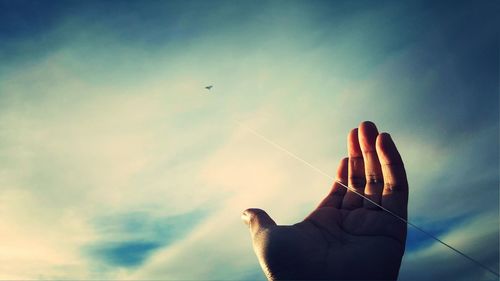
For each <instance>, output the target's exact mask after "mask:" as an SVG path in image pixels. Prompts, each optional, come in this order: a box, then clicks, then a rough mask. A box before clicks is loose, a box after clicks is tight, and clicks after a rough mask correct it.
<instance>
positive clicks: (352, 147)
mask: <svg viewBox="0 0 500 281" xmlns="http://www.w3.org/2000/svg"><path fill="white" fill-rule="evenodd" d="M347 151H348V153H349V156H350V157H358V156H361V155H362V153H361V147H360V146H359V139H358V128H354V129H352V130H351V131H350V132H349V134H348V135H347Z"/></svg>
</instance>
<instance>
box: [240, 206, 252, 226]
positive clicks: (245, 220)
mask: <svg viewBox="0 0 500 281" xmlns="http://www.w3.org/2000/svg"><path fill="white" fill-rule="evenodd" d="M247 211H248V209H247V210H245V211H243V213H242V214H241V220H242V221H243V223H245V224H246V225H249V224H250V214H249V213H248V212H247Z"/></svg>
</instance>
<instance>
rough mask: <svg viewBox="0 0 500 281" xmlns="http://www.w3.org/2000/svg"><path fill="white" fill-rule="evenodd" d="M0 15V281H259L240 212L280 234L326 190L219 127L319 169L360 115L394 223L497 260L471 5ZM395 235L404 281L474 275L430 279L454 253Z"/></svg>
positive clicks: (490, 48)
mask: <svg viewBox="0 0 500 281" xmlns="http://www.w3.org/2000/svg"><path fill="white" fill-rule="evenodd" d="M1 5H4V6H6V7H7V8H5V9H0V23H2V26H3V27H4V29H2V30H5V32H0V60H2V65H0V159H1V160H0V185H1V186H2V189H1V191H0V213H1V216H0V237H2V238H1V239H0V278H3V279H29V278H50V279H58V278H60V279H78V278H82V279H85V278H96V279H99V278H101V279H102V278H109V279H115V278H119V279H131V278H135V279H206V278H207V276H210V277H211V278H213V279H241V280H245V279H255V278H258V277H259V278H260V277H262V276H261V275H260V269H259V266H258V264H257V261H256V260H255V258H254V256H253V253H252V249H251V245H250V241H249V238H248V233H247V229H246V228H245V227H244V226H243V225H242V224H241V222H240V221H239V216H240V213H241V211H242V210H243V209H245V208H247V207H262V208H265V209H267V210H268V211H269V213H270V214H271V215H272V216H273V217H274V218H275V219H276V220H277V221H278V222H279V223H283V224H286V223H294V222H296V221H298V220H301V219H302V218H303V217H305V216H306V215H307V213H308V212H309V211H310V210H311V209H312V208H313V207H314V206H315V205H316V204H317V203H318V202H319V201H320V198H321V197H322V196H324V194H325V193H326V192H327V191H328V189H329V185H330V184H331V183H330V182H329V180H328V179H326V178H323V177H322V176H321V175H319V174H317V173H315V172H314V171H313V170H310V169H308V168H307V167H305V166H304V165H302V164H301V163H299V162H296V161H294V160H293V159H291V158H289V157H288V156H287V155H285V154H283V153H281V152H280V151H277V150H275V149H274V148H273V147H272V146H269V145H268V144H266V143H264V142H262V141H261V140H259V139H258V138H255V137H254V136H253V135H252V134H250V133H248V132H247V131H246V130H245V129H243V128H241V127H239V126H237V125H235V124H234V122H233V121H236V120H239V121H241V122H244V123H245V124H247V125H249V126H250V127H252V128H254V129H257V130H258V131H259V132H261V133H262V134H264V135H266V136H267V137H269V138H271V139H272V140H274V141H276V142H278V143H280V144H281V145H283V146H285V147H287V148H288V149H290V150H292V151H293V152H295V153H297V154H298V155H300V156H301V157H303V158H305V159H307V160H308V161H310V162H312V163H314V164H315V165H317V166H319V167H321V168H322V169H323V170H326V171H334V170H335V167H336V164H337V163H338V160H339V159H340V158H341V157H343V156H344V155H345V136H346V133H347V132H348V131H349V129H350V128H352V127H355V126H356V125H357V124H358V123H359V122H360V121H362V120H367V119H370V120H374V121H375V122H376V123H377V124H379V125H380V128H381V129H382V130H387V131H389V132H390V133H391V134H392V135H393V138H394V139H395V140H396V142H397V144H398V147H399V148H400V150H401V152H402V155H403V157H404V160H405V163H406V166H407V171H408V175H409V180H410V188H411V194H410V219H411V220H413V221H414V222H416V223H418V224H419V225H421V226H422V227H424V228H425V229H427V230H429V231H430V232H432V233H434V234H436V235H438V236H439V237H440V238H442V239H443V240H445V241H447V242H449V243H450V244H453V245H454V246H456V247H458V248H461V249H464V250H465V251H466V252H467V253H470V254H471V255H473V256H475V257H477V258H478V259H480V260H481V261H483V262H485V263H487V264H491V265H492V266H494V264H495V262H496V264H498V251H497V250H495V249H498V239H496V240H495V239H494V235H497V238H498V200H497V199H498V102H494V101H498V95H497V91H496V89H497V77H498V75H497V74H498V66H497V63H496V62H497V61H498V60H496V59H493V58H495V57H498V42H497V40H496V39H495V38H496V37H495V36H493V35H494V34H496V33H495V32H496V30H494V29H493V28H492V27H490V25H488V23H490V22H491V20H490V19H489V17H488V16H487V11H490V10H493V9H489V8H488V7H487V5H484V6H481V5H477V6H476V5H472V4H457V5H455V6H454V7H447V6H446V5H441V4H435V5H434V4H432V5H430V4H428V3H425V2H422V3H406V4H401V3H397V4H396V3H389V2H382V3H381V4H380V5H377V6H374V5H373V4H372V3H370V2H369V1H368V2H365V3H361V2H351V1H346V2H345V3H342V2H334V3H330V2H321V1H318V2H315V3H313V4H311V3H309V2H307V3H306V2H296V3H291V4H290V3H289V4H288V5H282V3H279V2H274V3H273V2H271V3H265V2H249V3H239V4H238V5H234V4H230V3H228V2H217V1H216V2H214V1H210V2H205V1H190V2H185V1H182V2H181V1H168V2H154V3H147V4H143V3H139V2H137V3H135V2H127V1H112V2H108V1H101V2H98V1H90V2H89V1H86V2H84V3H76V2H75V3H71V4H68V3H66V4H65V5H62V4H61V5H55V4H49V3H45V2H43V4H40V3H35V2H34V4H33V5H24V4H14V3H10V2H9V3H8V4H3V3H2V4H1ZM479 14H485V16H482V17H480V16H478V15H479ZM2 15H5V16H2ZM30 15H31V16H30ZM30 19H31V20H30ZM46 19H50V21H47V20H46ZM4 22H8V24H5V25H4V24H3V23H4ZM3 39H5V40H3ZM208 84H213V85H214V88H213V89H212V91H211V92H210V94H207V92H206V91H205V90H204V87H205V86H206V85H208ZM495 220H496V221H495ZM473 230H475V231H473ZM409 237H410V239H409V241H408V245H407V248H408V255H407V256H406V258H405V262H404V264H403V268H402V278H403V279H404V280H406V279H408V280H411V279H425V278H430V277H429V276H431V275H430V272H437V273H436V274H438V275H439V276H441V277H442V279H453V278H454V277H456V276H457V275H455V272H458V270H459V269H460V270H462V271H463V272H462V273H463V274H462V276H468V277H469V276H470V277H471V278H472V279H474V277H476V276H483V275H481V274H483V273H482V271H480V270H478V269H477V268H475V267H474V266H471V265H468V264H467V261H463V260H462V259H461V258H459V257H456V258H453V261H456V264H457V265H462V264H463V265H464V266H461V267H460V268H457V267H455V266H453V265H452V264H451V263H450V265H448V264H446V265H442V266H441V267H440V269H439V272H438V271H436V270H430V269H429V268H432V264H433V263H434V262H437V261H438V260H440V259H441V258H444V257H446V258H448V257H449V256H453V253H451V252H449V251H448V250H446V249H441V248H439V247H440V246H439V245H437V244H435V243H433V242H432V241H431V240H429V239H428V238H425V237H423V236H421V235H420V234H416V233H412V232H411V233H410V236H409ZM495 243H496V244H495ZM492 245H497V246H495V247H490V246H492ZM483 250H484V251H483ZM450 276H451V277H450ZM405 278H406V279H405ZM464 278H465V277H464ZM479 278H480V277H479Z"/></svg>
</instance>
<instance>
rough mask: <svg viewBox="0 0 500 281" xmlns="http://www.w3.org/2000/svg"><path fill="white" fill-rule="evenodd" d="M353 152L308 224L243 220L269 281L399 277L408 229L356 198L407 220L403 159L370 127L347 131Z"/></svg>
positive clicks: (257, 213) (255, 212)
mask: <svg viewBox="0 0 500 281" xmlns="http://www.w3.org/2000/svg"><path fill="white" fill-rule="evenodd" d="M358 132H359V134H358ZM348 154H349V158H345V159H343V160H342V161H341V162H340V164H339V167H338V170H337V179H336V182H335V183H334V184H333V187H332V190H331V191H330V193H329V194H328V195H327V196H326V198H324V199H323V201H322V202H321V203H320V204H319V206H318V207H317V208H316V209H315V210H314V211H313V212H312V213H311V214H310V215H309V216H308V217H307V218H306V219H305V220H304V221H302V222H300V223H297V224H295V225H291V226H278V225H276V223H275V222H274V221H273V220H272V219H271V218H270V217H269V216H268V215H267V214H266V213H265V212H264V211H262V210H260V209H247V210H245V212H244V215H243V218H244V220H245V222H246V223H247V224H248V225H249V226H250V231H251V234H252V240H253V246H254V250H255V253H256V254H257V257H258V259H259V262H260V264H261V266H262V269H263V271H264V273H265V274H266V276H267V278H268V279H269V280H283V279H284V280H290V279H328V280H346V279H350V280H360V279H361V280H374V279H377V280H381V279H382V280H395V279H397V276H398V272H399V267H400V264H401V258H402V256H403V253H404V245H405V241H406V224H405V223H404V222H403V221H401V220H399V219H397V218H396V217H394V216H393V215H391V214H390V213H388V212H386V211H383V210H381V209H380V208H379V207H377V206H376V205H374V204H373V203H371V202H369V201H368V200H365V199H363V198H362V197H361V196H359V195H358V194H356V193H360V194H363V195H364V196H365V197H367V198H369V199H370V200H372V201H373V202H376V203H377V204H380V205H381V206H383V207H384V208H386V209H388V210H390V211H391V212H393V213H395V214H397V215H398V216H400V217H402V218H404V219H406V217H407V202H408V184H407V180H406V173H405V170H404V167H403V162H402V160H401V157H400V155H399V153H398V151H397V149H396V146H395V145H394V143H393V142H392V139H391V138H390V136H389V135H388V134H386V133H382V134H379V133H378V131H377V128H376V127H375V125H374V124H373V123H371V122H363V123H361V125H360V126H359V130H358V129H354V130H352V131H351V132H350V134H349V136H348ZM339 182H341V183H343V184H345V185H348V186H349V190H347V189H346V188H344V187H343V186H342V185H341V184H340V183H339Z"/></svg>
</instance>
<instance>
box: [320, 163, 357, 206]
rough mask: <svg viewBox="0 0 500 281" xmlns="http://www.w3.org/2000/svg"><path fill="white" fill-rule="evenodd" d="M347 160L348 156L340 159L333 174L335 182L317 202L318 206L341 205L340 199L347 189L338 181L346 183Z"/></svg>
mask: <svg viewBox="0 0 500 281" xmlns="http://www.w3.org/2000/svg"><path fill="white" fill-rule="evenodd" d="M348 162H349V158H344V159H342V160H340V163H339V166H338V168H337V174H336V176H335V182H334V183H333V186H332V189H331V190H330V193H328V195H327V196H326V197H325V199H323V201H321V203H319V205H318V208H316V209H319V208H323V207H333V208H340V206H341V205H342V199H344V195H345V194H346V191H347V189H346V188H345V187H343V186H342V185H341V184H340V183H339V182H341V183H343V184H344V185H347V163H348Z"/></svg>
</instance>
